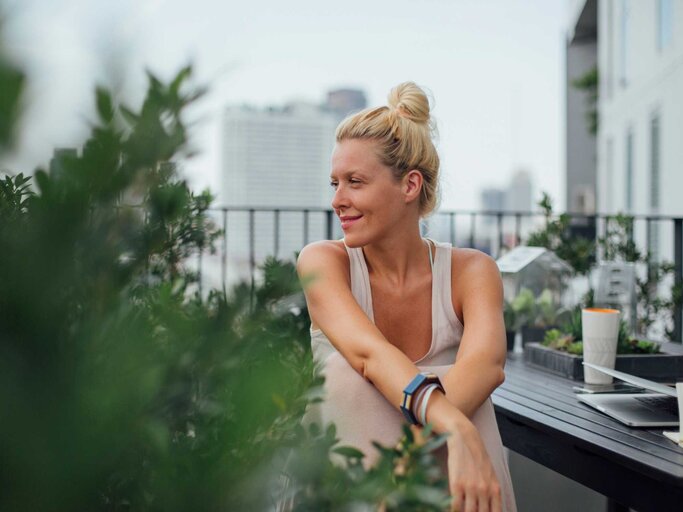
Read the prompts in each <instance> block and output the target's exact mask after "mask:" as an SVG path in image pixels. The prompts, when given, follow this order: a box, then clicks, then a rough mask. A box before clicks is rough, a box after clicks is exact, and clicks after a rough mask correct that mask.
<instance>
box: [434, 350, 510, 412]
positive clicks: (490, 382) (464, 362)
mask: <svg viewBox="0 0 683 512" xmlns="http://www.w3.org/2000/svg"><path fill="white" fill-rule="evenodd" d="M503 364H504V363H499V362H497V361H491V360H489V359H483V358H477V357H476V356H474V355H472V356H470V357H467V358H462V359H459V360H457V361H456V363H455V364H454V365H453V366H452V367H451V368H450V370H448V372H447V373H446V375H445V376H444V377H443V379H441V383H442V384H443V387H444V389H445V390H446V397H447V398H448V400H449V402H451V403H452V404H453V405H454V406H455V407H456V408H457V409H458V410H460V411H461V412H462V413H463V414H464V415H465V416H467V417H468V418H472V416H473V415H474V413H475V412H476V411H477V409H479V407H481V405H482V404H483V403H484V402H485V401H486V400H487V399H488V398H489V396H491V393H493V392H494V391H495V389H496V388H497V387H498V386H500V385H501V384H502V383H503V381H504V380H505V372H504V369H503Z"/></svg>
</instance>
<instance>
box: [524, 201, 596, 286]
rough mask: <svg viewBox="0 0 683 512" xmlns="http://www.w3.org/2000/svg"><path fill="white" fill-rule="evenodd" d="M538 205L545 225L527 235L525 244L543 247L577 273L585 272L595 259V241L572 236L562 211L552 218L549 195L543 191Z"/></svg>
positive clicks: (566, 216) (565, 215) (569, 219)
mask: <svg viewBox="0 0 683 512" xmlns="http://www.w3.org/2000/svg"><path fill="white" fill-rule="evenodd" d="M538 206H540V207H541V209H542V210H543V215H544V216H545V226H544V227H543V228H540V229H539V230H537V231H534V232H533V233H531V234H530V235H529V237H528V238H527V241H526V245H529V246H532V247H545V248H546V249H548V250H550V251H553V252H554V253H555V254H556V255H557V256H558V257H559V258H560V259H562V260H564V261H566V262H567V263H568V264H569V265H571V267H572V268H573V269H574V270H575V271H576V272H577V273H579V274H582V275H583V274H586V273H587V272H588V271H589V270H590V268H591V264H592V262H593V261H594V260H595V243H594V242H593V241H592V240H589V239H587V238H584V237H581V236H572V234H571V231H570V223H571V218H570V216H569V215H568V214H566V213H563V214H561V215H559V217H557V218H554V215H553V206H552V200H551V199H550V196H549V195H548V194H547V193H546V192H544V193H543V197H542V199H541V200H540V201H539V203H538Z"/></svg>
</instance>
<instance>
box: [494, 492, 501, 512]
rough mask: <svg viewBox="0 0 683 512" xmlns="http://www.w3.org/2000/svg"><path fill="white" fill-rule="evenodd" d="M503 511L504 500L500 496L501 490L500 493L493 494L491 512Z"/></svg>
mask: <svg viewBox="0 0 683 512" xmlns="http://www.w3.org/2000/svg"><path fill="white" fill-rule="evenodd" d="M502 511H503V498H502V496H501V494H500V489H498V492H495V493H493V497H492V498H491V512H502Z"/></svg>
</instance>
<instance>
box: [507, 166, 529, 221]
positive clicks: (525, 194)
mask: <svg viewBox="0 0 683 512" xmlns="http://www.w3.org/2000/svg"><path fill="white" fill-rule="evenodd" d="M505 209H506V210H507V211H511V212H528V211H530V210H532V209H533V184H532V182H531V174H529V172H528V171H525V170H524V169H519V170H517V171H516V172H515V173H514V174H513V175H512V179H511V180H510V184H509V185H508V188H507V191H506V194H505Z"/></svg>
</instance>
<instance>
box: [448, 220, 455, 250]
mask: <svg viewBox="0 0 683 512" xmlns="http://www.w3.org/2000/svg"><path fill="white" fill-rule="evenodd" d="M448 217H449V223H450V228H451V229H450V231H451V245H455V212H450V213H449V214H448Z"/></svg>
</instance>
